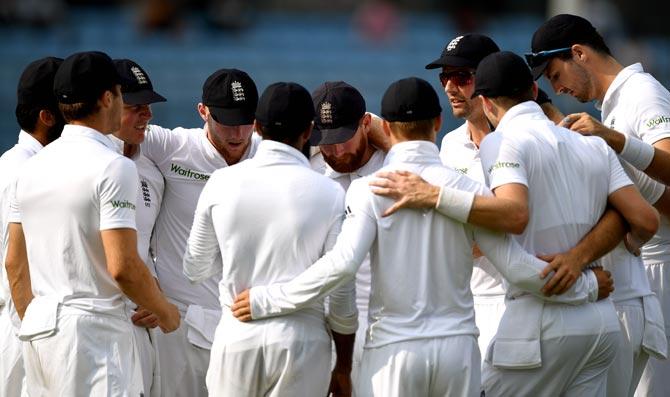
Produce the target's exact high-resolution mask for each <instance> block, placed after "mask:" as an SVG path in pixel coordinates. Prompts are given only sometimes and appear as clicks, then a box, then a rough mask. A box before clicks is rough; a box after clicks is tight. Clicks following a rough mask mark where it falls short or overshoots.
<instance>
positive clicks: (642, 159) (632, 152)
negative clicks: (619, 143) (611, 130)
mask: <svg viewBox="0 0 670 397" xmlns="http://www.w3.org/2000/svg"><path fill="white" fill-rule="evenodd" d="M623 136H624V139H625V142H624V145H623V149H622V150H621V153H619V155H620V156H621V158H623V159H624V160H626V161H628V162H629V163H631V164H632V165H633V167H635V168H637V169H638V170H640V171H644V170H646V169H647V167H649V164H651V161H652V160H653V159H654V147H653V146H651V145H650V144H648V143H645V142H643V141H641V140H640V139H637V138H635V137H632V136H629V135H628V134H623Z"/></svg>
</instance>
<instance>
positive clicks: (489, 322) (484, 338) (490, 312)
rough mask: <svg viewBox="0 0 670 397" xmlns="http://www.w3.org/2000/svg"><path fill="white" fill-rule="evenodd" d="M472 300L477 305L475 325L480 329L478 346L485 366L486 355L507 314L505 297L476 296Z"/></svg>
mask: <svg viewBox="0 0 670 397" xmlns="http://www.w3.org/2000/svg"><path fill="white" fill-rule="evenodd" d="M472 298H473V301H474V304H475V306H474V307H475V323H476V324H477V328H478V329H479V337H478V338H477V345H479V352H480V354H481V356H482V365H483V364H484V357H485V356H486V354H485V353H486V351H487V350H488V347H489V344H491V340H493V337H494V336H496V333H497V332H498V325H499V324H500V319H502V316H503V314H504V313H505V295H491V296H485V295H475V296H473V297H472Z"/></svg>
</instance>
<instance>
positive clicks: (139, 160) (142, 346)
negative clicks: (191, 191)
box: [109, 135, 165, 397]
mask: <svg viewBox="0 0 670 397" xmlns="http://www.w3.org/2000/svg"><path fill="white" fill-rule="evenodd" d="M109 137H110V139H111V140H112V141H113V142H114V143H115V144H116V145H117V149H118V151H119V152H120V153H123V141H122V140H120V139H118V138H117V137H115V136H114V135H110V136H109ZM132 160H133V161H134V162H135V166H136V167H137V173H138V176H139V184H138V186H137V210H136V219H135V221H136V224H137V252H138V253H139V255H140V258H142V261H143V262H144V264H145V265H146V266H147V269H149V271H150V272H151V275H152V276H154V277H156V265H155V263H154V258H153V255H152V254H151V250H150V248H149V246H150V241H151V235H152V232H153V230H154V225H155V224H156V218H157V217H158V211H159V209H160V205H161V201H162V199H163V187H164V184H165V183H164V181H163V175H162V174H161V173H160V171H159V170H158V168H156V166H155V165H154V163H152V162H151V160H149V159H147V158H146V156H144V155H142V153H141V152H140V151H138V152H137V153H136V154H135V156H133V158H132ZM126 303H127V305H128V316H132V315H133V314H134V313H135V308H136V307H137V305H135V304H133V303H132V302H131V301H129V300H127V301H126ZM157 333H158V332H157V330H156V329H149V328H145V327H139V326H134V327H133V336H134V337H135V345H136V347H137V352H138V358H139V365H140V367H141V369H142V383H143V385H144V391H145V393H146V395H147V396H154V397H158V396H160V395H161V390H160V387H161V380H160V366H159V360H158V348H157V346H156V344H155V343H154V341H155V339H156V334H157Z"/></svg>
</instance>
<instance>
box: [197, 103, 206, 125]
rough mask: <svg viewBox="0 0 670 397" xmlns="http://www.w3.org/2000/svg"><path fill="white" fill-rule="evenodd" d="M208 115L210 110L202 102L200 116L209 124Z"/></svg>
mask: <svg viewBox="0 0 670 397" xmlns="http://www.w3.org/2000/svg"><path fill="white" fill-rule="evenodd" d="M208 113H209V109H207V106H205V105H204V104H203V103H202V102H200V103H198V114H199V115H200V118H201V119H202V121H204V122H207V114H208Z"/></svg>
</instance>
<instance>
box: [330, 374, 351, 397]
mask: <svg viewBox="0 0 670 397" xmlns="http://www.w3.org/2000/svg"><path fill="white" fill-rule="evenodd" d="M351 389H352V388H351V371H340V370H338V368H337V367H335V369H333V372H331V374H330V386H329V387H328V396H332V397H351Z"/></svg>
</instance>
